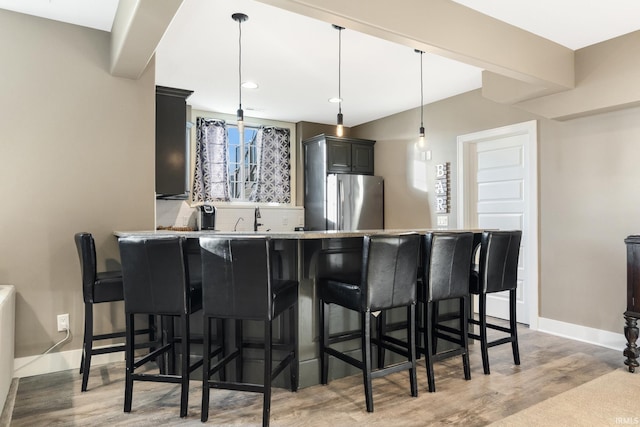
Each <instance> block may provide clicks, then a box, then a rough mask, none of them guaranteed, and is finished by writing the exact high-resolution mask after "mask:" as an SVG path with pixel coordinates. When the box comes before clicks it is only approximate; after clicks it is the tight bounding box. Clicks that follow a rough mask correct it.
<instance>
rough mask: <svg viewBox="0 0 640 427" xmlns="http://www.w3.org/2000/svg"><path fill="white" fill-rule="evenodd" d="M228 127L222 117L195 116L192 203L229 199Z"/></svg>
mask: <svg viewBox="0 0 640 427" xmlns="http://www.w3.org/2000/svg"><path fill="white" fill-rule="evenodd" d="M227 158H228V156H227V126H226V124H225V122H224V120H216V119H208V118H204V117H198V118H197V119H196V159H195V170H194V177H193V191H192V193H191V194H192V196H191V197H192V201H193V202H203V203H207V202H226V201H229V180H228V179H227Z"/></svg>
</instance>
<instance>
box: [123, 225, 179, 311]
mask: <svg viewBox="0 0 640 427" xmlns="http://www.w3.org/2000/svg"><path fill="white" fill-rule="evenodd" d="M183 245H184V238H182V237H176V236H171V237H152V238H140V237H123V238H120V240H119V246H120V258H121V262H122V276H123V281H124V308H125V312H126V313H155V314H160V315H175V316H177V315H180V314H184V313H188V312H189V307H187V303H188V301H189V300H190V299H189V298H187V292H188V291H189V289H188V286H187V284H188V283H189V272H188V270H187V269H186V267H185V266H186V265H187V260H186V255H185V251H184V248H183Z"/></svg>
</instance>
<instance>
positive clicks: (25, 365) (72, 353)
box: [13, 349, 124, 378]
mask: <svg viewBox="0 0 640 427" xmlns="http://www.w3.org/2000/svg"><path fill="white" fill-rule="evenodd" d="M81 358H82V350H80V349H78V350H69V351H61V352H57V353H48V354H44V355H38V356H28V357H20V358H17V359H14V363H13V366H14V370H13V376H14V377H17V378H22V377H32V376H34V375H42V374H50V373H52V372H59V371H67V370H69V369H73V370H76V371H77V370H79V369H80V359H81ZM121 361H124V352H122V351H121V352H118V353H107V354H98V355H95V356H93V357H92V358H91V367H92V368H93V367H94V366H99V365H104V364H106V363H112V362H121Z"/></svg>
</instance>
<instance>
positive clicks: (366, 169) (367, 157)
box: [351, 142, 373, 175]
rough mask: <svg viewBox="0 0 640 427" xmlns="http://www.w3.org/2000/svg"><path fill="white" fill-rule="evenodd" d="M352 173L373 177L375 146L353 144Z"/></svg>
mask: <svg viewBox="0 0 640 427" xmlns="http://www.w3.org/2000/svg"><path fill="white" fill-rule="evenodd" d="M351 171H352V172H354V173H360V174H365V175H373V145H370V144H359V143H357V142H356V143H353V144H351Z"/></svg>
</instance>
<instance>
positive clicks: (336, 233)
mask: <svg viewBox="0 0 640 427" xmlns="http://www.w3.org/2000/svg"><path fill="white" fill-rule="evenodd" d="M431 231H446V232H463V231H471V232H481V231H482V230H477V229H469V230H439V229H433V228H421V229H378V230H358V231H342V230H323V231H213V230H202V231H175V230H147V231H145V230H141V231H114V232H113V233H114V234H115V235H116V236H117V237H130V236H137V237H150V236H157V237H162V236H184V237H187V238H198V237H201V236H207V235H216V236H236V237H240V236H269V237H272V238H276V239H302V240H304V239H332V238H336V239H339V238H346V237H362V236H366V235H375V234H402V233H412V232H415V233H419V234H424V233H427V232H431Z"/></svg>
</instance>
